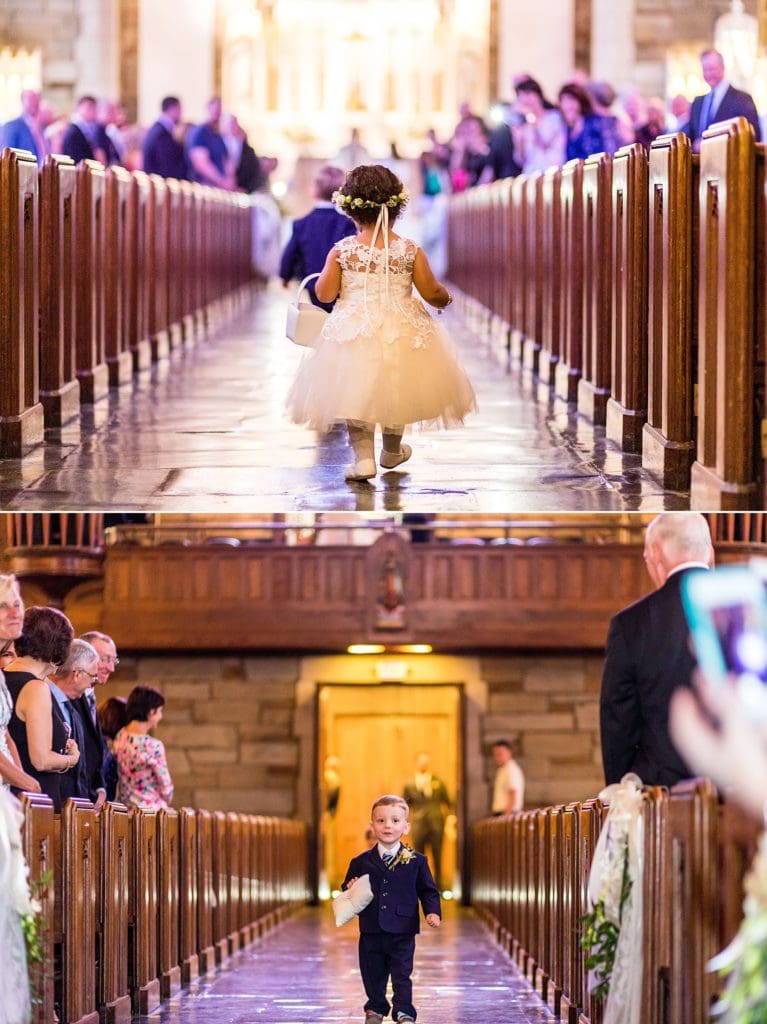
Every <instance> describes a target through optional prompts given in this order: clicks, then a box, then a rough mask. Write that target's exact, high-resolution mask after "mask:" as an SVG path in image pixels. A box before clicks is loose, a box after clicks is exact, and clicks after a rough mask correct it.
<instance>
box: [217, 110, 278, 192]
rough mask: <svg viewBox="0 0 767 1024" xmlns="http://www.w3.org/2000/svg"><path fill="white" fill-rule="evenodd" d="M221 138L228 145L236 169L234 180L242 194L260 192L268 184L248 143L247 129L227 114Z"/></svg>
mask: <svg viewBox="0 0 767 1024" xmlns="http://www.w3.org/2000/svg"><path fill="white" fill-rule="evenodd" d="M221 136H222V138H223V140H224V142H225V144H226V150H227V152H228V153H229V159H230V160H231V162H232V167H234V180H235V184H236V185H237V188H238V189H240V191H241V192H247V193H248V194H250V193H251V192H258V190H259V189H262V188H263V187H264V185H265V184H266V183H267V178H268V175H267V174H265V173H264V168H263V167H262V166H261V161H260V160H259V159H258V157H257V156H256V151H255V150H254V149H253V147H252V146H251V144H250V143H249V142H248V136H247V135H246V134H245V129H244V128H243V127H242V125H241V124H240V122H239V121H238V120H237V118H236V117H235V115H234V114H226V115H225V117H224V118H223V120H222V122H221Z"/></svg>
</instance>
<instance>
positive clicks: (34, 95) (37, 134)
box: [0, 89, 50, 167]
mask: <svg viewBox="0 0 767 1024" xmlns="http://www.w3.org/2000/svg"><path fill="white" fill-rule="evenodd" d="M3 146H9V147H10V148H11V149H26V150H27V152H29V153H34V154H35V156H36V157H37V164H38V166H39V167H41V166H42V164H43V161H44V160H45V158H46V156H47V155H48V153H49V152H50V150H49V149H48V144H47V142H46V141H45V135H44V134H43V126H42V124H41V123H40V93H39V92H36V91H35V90H34V89H25V90H24V92H23V93H22V94H21V116H20V117H17V118H16V119H15V120H14V121H8V122H7V124H4V125H3V129H2V133H0V149H2V148H3Z"/></svg>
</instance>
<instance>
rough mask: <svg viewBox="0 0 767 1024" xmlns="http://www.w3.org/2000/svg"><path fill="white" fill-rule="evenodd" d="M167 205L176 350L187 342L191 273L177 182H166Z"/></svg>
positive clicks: (170, 321)
mask: <svg viewBox="0 0 767 1024" xmlns="http://www.w3.org/2000/svg"><path fill="white" fill-rule="evenodd" d="M165 186H166V188H167V193H168V194H167V200H166V201H167V203H168V254H169V257H168V275H167V282H166V287H167V306H168V339H169V342H170V347H171V348H172V349H173V348H177V347H178V346H179V345H181V343H182V342H183V340H184V329H183V319H184V314H183V302H184V282H185V277H186V274H187V273H188V267H187V260H188V259H189V251H188V248H187V245H188V239H187V235H186V230H185V210H184V196H183V194H182V191H181V182H180V181H176V180H175V179H174V178H166V179H165Z"/></svg>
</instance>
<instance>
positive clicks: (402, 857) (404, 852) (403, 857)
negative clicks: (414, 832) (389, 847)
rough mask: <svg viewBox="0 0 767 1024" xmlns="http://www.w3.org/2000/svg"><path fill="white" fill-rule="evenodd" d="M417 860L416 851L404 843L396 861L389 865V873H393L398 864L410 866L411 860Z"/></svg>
mask: <svg viewBox="0 0 767 1024" xmlns="http://www.w3.org/2000/svg"><path fill="white" fill-rule="evenodd" d="M414 858H415V850H413V849H411V848H410V847H409V846H405V845H404V843H403V845H402V846H400V848H399V852H398V853H397V856H396V857H395V858H394V860H393V861H392V862H391V864H390V865H389V871H393V870H394V868H396V866H397V865H398V864H409V863H410V861H411V860H413V859H414Z"/></svg>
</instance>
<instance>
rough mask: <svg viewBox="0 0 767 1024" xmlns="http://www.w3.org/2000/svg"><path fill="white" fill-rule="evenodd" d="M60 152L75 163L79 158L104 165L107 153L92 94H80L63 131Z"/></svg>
mask: <svg viewBox="0 0 767 1024" xmlns="http://www.w3.org/2000/svg"><path fill="white" fill-rule="evenodd" d="M61 152H62V153H63V154H64V156H68V157H71V159H72V160H74V162H75V163H76V164H79V163H80V161H81V160H99V161H101V163H102V164H104V165H105V166H106V163H107V153H106V151H105V149H104V147H103V144H102V141H101V126H100V125H99V122H98V108H97V105H96V100H95V98H94V97H93V96H81V97H80V99H79V100H78V101H77V112H76V113H75V115H74V116H73V117H72V120H71V121H70V122H69V125H68V126H67V130H66V131H65V132H64V142H63V143H62V147H61Z"/></svg>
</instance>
